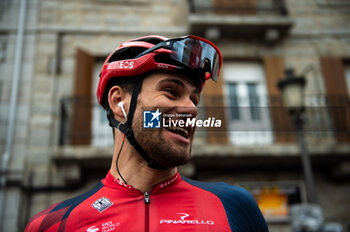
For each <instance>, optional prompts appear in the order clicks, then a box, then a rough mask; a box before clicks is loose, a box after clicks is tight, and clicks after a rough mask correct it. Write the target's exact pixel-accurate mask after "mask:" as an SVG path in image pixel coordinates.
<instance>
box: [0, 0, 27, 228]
mask: <svg viewBox="0 0 350 232" xmlns="http://www.w3.org/2000/svg"><path fill="white" fill-rule="evenodd" d="M19 1H20V7H19V15H18V26H17V36H16V47H15V57H14V65H13V75H12V89H11V99H10V108H9V114H8V126H7V134H6V144H5V151H4V153H3V155H2V162H1V172H0V176H1V178H0V231H2V230H1V229H2V228H3V226H4V224H3V219H4V214H5V212H6V210H5V207H4V203H5V202H6V201H5V197H6V191H5V187H6V182H7V174H8V166H9V164H10V161H11V153H12V146H13V134H14V129H15V123H16V111H17V97H18V86H19V77H20V73H21V71H22V69H21V67H22V51H23V39H24V26H25V18H26V6H27V0H19Z"/></svg>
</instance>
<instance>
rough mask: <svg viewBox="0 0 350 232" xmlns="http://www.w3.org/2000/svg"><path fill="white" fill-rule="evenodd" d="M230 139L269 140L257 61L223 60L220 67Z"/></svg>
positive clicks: (241, 141) (246, 142)
mask: <svg viewBox="0 0 350 232" xmlns="http://www.w3.org/2000/svg"><path fill="white" fill-rule="evenodd" d="M223 75H224V81H225V89H224V94H225V95H226V102H227V106H228V108H227V114H228V118H229V119H230V122H229V131H230V132H229V134H230V141H231V143H233V144H236V145H251V144H269V143H272V141H273V138H272V132H271V122H270V117H269V109H268V107H267V106H268V105H267V90H266V85H265V74H264V69H263V66H262V64H261V63H259V62H226V63H225V66H224V67H223Z"/></svg>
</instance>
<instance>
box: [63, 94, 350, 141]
mask: <svg viewBox="0 0 350 232" xmlns="http://www.w3.org/2000/svg"><path fill="white" fill-rule="evenodd" d="M219 98H222V97H213V98H212V99H210V101H205V100H208V99H204V102H210V103H211V104H207V106H206V107H205V106H199V107H198V108H199V109H198V112H199V116H198V118H199V119H203V120H205V119H207V118H209V117H211V118H216V119H222V120H223V124H222V127H220V128H211V129H207V128H197V135H196V137H199V138H200V139H201V140H204V142H205V141H208V140H209V138H210V137H211V136H213V135H214V136H216V135H215V134H220V135H224V136H228V137H229V136H234V135H231V134H235V133H236V136H238V137H239V138H240V139H241V140H242V138H246V139H249V140H250V141H251V142H249V143H248V145H254V144H255V143H260V142H259V141H260V139H262V140H261V141H265V142H262V143H276V142H277V143H278V142H286V141H289V142H290V141H293V139H290V138H293V137H294V128H293V126H292V123H291V118H290V116H289V114H288V111H287V109H286V108H285V107H283V106H282V102H281V99H280V98H279V97H277V98H276V97H268V98H266V97H265V100H263V101H260V102H266V103H267V104H266V105H255V106H251V105H225V106H222V105H217V104H216V102H225V101H222V100H219V101H217V100H218V99H219ZM260 98H261V97H260ZM92 99H93V97H90V96H89V97H79V98H73V97H68V98H63V99H61V105H60V136H59V138H60V139H59V145H90V146H91V145H92V146H109V145H112V144H113V140H112V130H111V128H109V127H108V122H107V119H106V116H105V115H106V114H105V112H104V110H103V109H102V107H101V106H100V105H98V104H97V103H93V104H91V103H92V102H93V100H92ZM261 100H262V98H261ZM237 102H244V99H239V100H238V101H237ZM237 115H240V117H236V116H237ZM254 115H255V116H254ZM252 116H253V117H252ZM87 120H88V121H87ZM305 120H306V125H305V132H306V135H307V137H308V139H309V141H313V142H314V143H319V142H322V141H326V140H333V141H334V140H339V141H343V142H344V141H347V142H349V143H350V139H349V138H350V108H349V99H348V98H344V97H337V96H333V97H325V96H317V97H311V96H309V97H308V98H307V107H306V111H305ZM266 136H271V139H267V137H266ZM288 138H289V139H288ZM79 141H82V142H81V143H79ZM229 141H230V139H229V140H228V142H229ZM232 141H233V140H231V143H234V144H235V142H232ZM238 141H239V140H238ZM229 143H230V142H229ZM236 144H238V145H239V142H238V143H236ZM246 145H247V144H246Z"/></svg>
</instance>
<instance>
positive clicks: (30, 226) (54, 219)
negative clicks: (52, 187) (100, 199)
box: [24, 182, 103, 232]
mask: <svg viewBox="0 0 350 232" xmlns="http://www.w3.org/2000/svg"><path fill="white" fill-rule="evenodd" d="M102 187H103V184H102V182H100V183H99V184H98V185H97V186H96V187H94V188H93V189H91V190H90V191H88V192H86V193H84V194H81V195H79V196H77V197H74V198H71V199H68V200H65V201H62V202H60V203H56V204H53V205H51V206H50V207H49V208H47V209H45V210H43V211H41V212H39V213H38V214H36V215H34V216H33V217H32V218H31V219H30V220H29V222H28V223H27V225H26V228H25V230H24V232H37V231H58V232H60V231H65V225H66V222H67V219H68V217H69V215H70V213H71V212H72V211H73V209H75V208H76V207H77V206H78V205H80V204H81V203H82V202H83V201H85V200H86V199H88V198H89V197H91V196H92V195H94V194H95V193H96V192H97V191H98V190H100V189H101V188H102Z"/></svg>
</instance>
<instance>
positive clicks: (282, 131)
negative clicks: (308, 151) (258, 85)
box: [264, 56, 295, 143]
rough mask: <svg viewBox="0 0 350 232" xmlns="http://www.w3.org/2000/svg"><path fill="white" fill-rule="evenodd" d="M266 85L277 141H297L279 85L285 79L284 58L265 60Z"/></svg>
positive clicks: (274, 57)
mask: <svg viewBox="0 0 350 232" xmlns="http://www.w3.org/2000/svg"><path fill="white" fill-rule="evenodd" d="M264 66H265V74H266V84H267V90H268V93H269V107H270V116H271V123H272V128H273V130H274V135H275V141H276V142H280V143H285V142H293V141H295V136H294V130H293V125H292V121H291V117H290V116H289V113H288V110H287V109H286V108H285V107H283V102H282V93H281V91H280V90H279V89H278V87H277V83H278V81H279V80H280V79H282V78H283V77H284V61H283V58H282V57H278V56H271V57H265V58H264Z"/></svg>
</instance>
